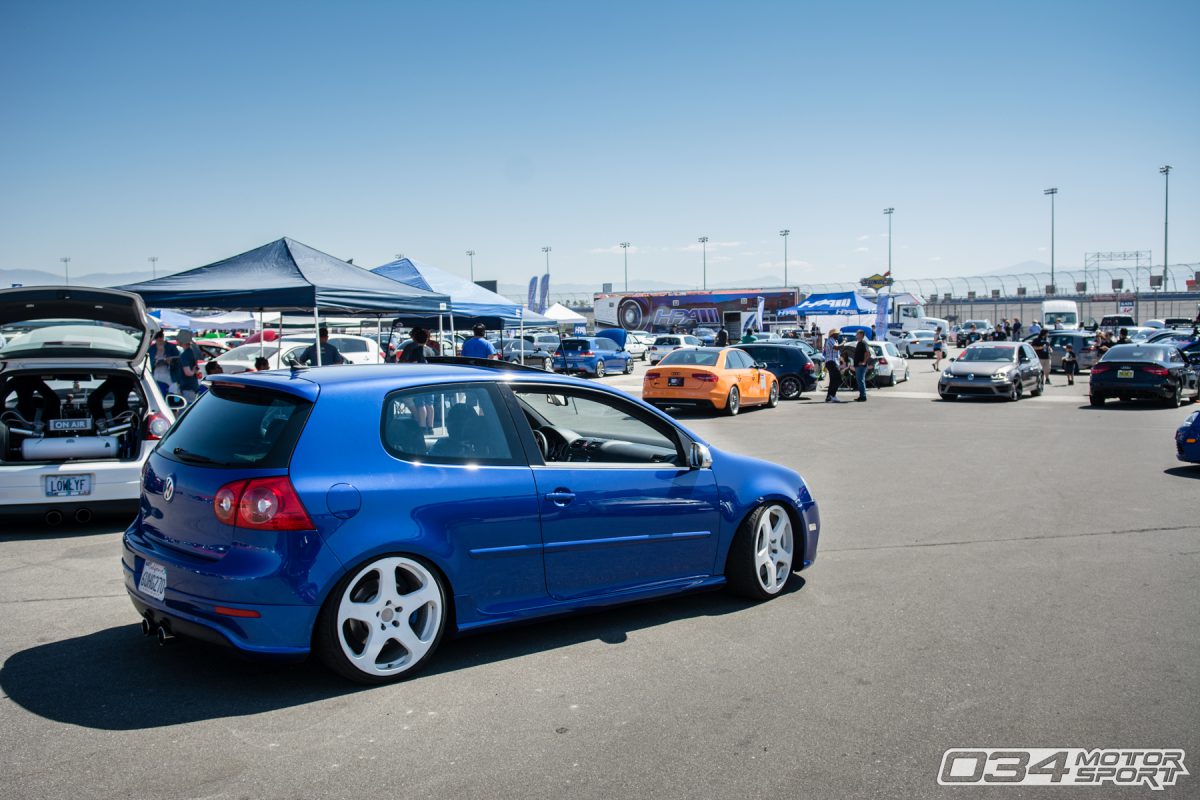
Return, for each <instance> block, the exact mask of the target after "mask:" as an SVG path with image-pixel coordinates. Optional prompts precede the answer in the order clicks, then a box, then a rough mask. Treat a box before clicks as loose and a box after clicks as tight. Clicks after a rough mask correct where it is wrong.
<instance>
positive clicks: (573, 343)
mask: <svg viewBox="0 0 1200 800" xmlns="http://www.w3.org/2000/svg"><path fill="white" fill-rule="evenodd" d="M590 348H591V345H590V344H588V342H587V341H585V340H583V339H565V340H564V341H563V343H562V349H563V350H569V351H571V352H572V353H578V352H580V351H581V350H588V349H590Z"/></svg>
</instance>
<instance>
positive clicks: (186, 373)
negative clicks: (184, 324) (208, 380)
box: [175, 328, 200, 403]
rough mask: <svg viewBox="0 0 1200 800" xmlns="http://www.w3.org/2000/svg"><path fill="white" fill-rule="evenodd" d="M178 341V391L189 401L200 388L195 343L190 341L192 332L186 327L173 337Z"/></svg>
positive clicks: (191, 400)
mask: <svg viewBox="0 0 1200 800" xmlns="http://www.w3.org/2000/svg"><path fill="white" fill-rule="evenodd" d="M175 339H176V341H177V342H179V347H180V350H179V361H178V362H177V363H178V364H179V372H178V375H179V377H178V383H179V393H180V394H181V395H183V397H184V399H185V400H187V401H188V402H189V403H191V402H193V401H194V400H195V399H196V392H197V391H198V390H199V389H200V359H199V358H198V356H197V352H196V345H195V344H193V343H192V332H191V331H189V330H187V329H186V328H185V329H183V330H181V331H180V332H179V335H178V336H176V337H175Z"/></svg>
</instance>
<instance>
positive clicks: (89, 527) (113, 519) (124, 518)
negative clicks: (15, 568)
mask: <svg viewBox="0 0 1200 800" xmlns="http://www.w3.org/2000/svg"><path fill="white" fill-rule="evenodd" d="M133 518H134V515H133V514H109V515H103V516H102V515H97V516H96V518H95V519H93V520H92V521H91V522H88V523H86V524H82V525H81V524H79V523H76V522H63V523H62V524H60V525H47V524H46V523H45V522H43V521H42V520H41V519H40V518H32V517H30V518H26V517H10V518H7V519H5V520H4V532H3V533H0V542H26V541H52V540H56V539H77V538H82V537H85V536H97V535H100V534H107V533H114V532H116V531H123V530H125V528H126V527H128V526H129V523H130V522H132V521H133Z"/></svg>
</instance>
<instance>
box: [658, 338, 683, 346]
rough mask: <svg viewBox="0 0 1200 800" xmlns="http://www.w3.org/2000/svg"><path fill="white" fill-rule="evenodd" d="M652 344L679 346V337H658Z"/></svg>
mask: <svg viewBox="0 0 1200 800" xmlns="http://www.w3.org/2000/svg"><path fill="white" fill-rule="evenodd" d="M654 343H655V344H657V345H673V344H679V337H678V336H660V337H658V338H657V339H655V340H654Z"/></svg>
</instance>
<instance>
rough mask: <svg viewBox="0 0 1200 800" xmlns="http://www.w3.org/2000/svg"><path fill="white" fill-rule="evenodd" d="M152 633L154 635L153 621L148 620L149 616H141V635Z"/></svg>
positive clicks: (150, 634)
mask: <svg viewBox="0 0 1200 800" xmlns="http://www.w3.org/2000/svg"><path fill="white" fill-rule="evenodd" d="M153 635H154V623H152V622H151V621H150V618H149V617H142V636H153Z"/></svg>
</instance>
